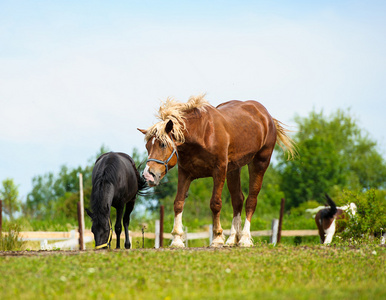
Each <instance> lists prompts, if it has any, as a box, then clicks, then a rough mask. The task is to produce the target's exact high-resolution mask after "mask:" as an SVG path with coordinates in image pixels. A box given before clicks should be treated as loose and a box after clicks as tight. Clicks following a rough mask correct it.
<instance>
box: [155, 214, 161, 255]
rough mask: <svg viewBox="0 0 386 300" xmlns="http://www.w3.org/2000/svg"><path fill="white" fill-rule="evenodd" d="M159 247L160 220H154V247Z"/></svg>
mask: <svg viewBox="0 0 386 300" xmlns="http://www.w3.org/2000/svg"><path fill="white" fill-rule="evenodd" d="M159 247H160V220H155V239H154V248H156V249H158V248H159Z"/></svg>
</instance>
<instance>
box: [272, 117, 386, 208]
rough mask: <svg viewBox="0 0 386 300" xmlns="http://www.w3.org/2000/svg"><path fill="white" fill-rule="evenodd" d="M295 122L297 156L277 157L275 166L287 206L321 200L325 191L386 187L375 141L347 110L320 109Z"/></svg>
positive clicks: (384, 169)
mask: <svg viewBox="0 0 386 300" xmlns="http://www.w3.org/2000/svg"><path fill="white" fill-rule="evenodd" d="M295 121H296V123H297V124H298V128H299V130H298V132H297V133H296V134H295V136H294V141H295V142H296V143H297V146H298V150H299V157H298V158H297V159H295V160H292V161H286V160H285V159H284V158H281V157H278V160H279V164H278V167H277V168H278V171H279V173H280V175H281V187H282V189H283V191H284V192H285V196H286V199H287V204H288V206H287V208H290V207H292V206H298V205H299V204H300V203H303V202H306V201H308V200H319V199H323V197H322V195H323V194H324V193H327V192H330V191H332V190H334V189H335V190H337V189H343V188H347V189H352V190H361V189H369V188H375V189H378V188H385V187H386V186H385V181H384V178H386V163H385V161H384V159H383V158H382V155H381V154H380V153H379V152H378V150H377V143H376V142H375V141H373V140H371V139H370V138H369V136H368V134H367V133H366V132H365V131H364V130H362V129H360V127H359V126H358V121H357V120H356V119H355V118H353V117H352V116H351V115H350V113H349V112H344V111H343V110H338V111H337V112H335V113H332V114H331V115H330V116H325V115H324V113H323V111H321V112H315V111H312V112H311V113H310V114H309V116H308V117H306V118H301V117H296V118H295ZM337 187H338V188H337Z"/></svg>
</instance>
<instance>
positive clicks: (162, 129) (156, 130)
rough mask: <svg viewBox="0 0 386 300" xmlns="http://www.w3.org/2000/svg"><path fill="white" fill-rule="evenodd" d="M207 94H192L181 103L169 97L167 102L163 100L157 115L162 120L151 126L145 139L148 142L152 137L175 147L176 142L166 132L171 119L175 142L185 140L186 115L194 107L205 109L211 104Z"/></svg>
mask: <svg viewBox="0 0 386 300" xmlns="http://www.w3.org/2000/svg"><path fill="white" fill-rule="evenodd" d="M204 96H205V94H202V95H199V96H192V97H190V98H189V100H188V102H187V103H181V102H178V101H176V100H174V99H173V98H167V99H166V101H165V102H162V104H161V106H160V108H159V110H158V114H157V115H156V117H157V118H158V119H159V120H160V122H158V123H156V124H155V125H153V126H151V127H149V128H148V129H147V133H146V135H145V140H146V142H148V141H149V140H150V139H151V138H152V137H155V138H157V139H159V140H160V141H161V142H162V143H164V144H167V145H171V146H172V147H175V144H174V143H173V141H172V140H171V139H170V137H169V135H168V133H167V132H166V124H167V123H168V122H169V121H172V122H173V129H172V131H171V133H172V135H173V138H174V139H175V142H177V143H184V142H185V135H184V130H185V121H184V119H185V115H186V114H187V113H188V112H190V111H192V110H193V109H199V110H205V107H206V106H207V105H209V102H207V101H206V100H205V99H204Z"/></svg>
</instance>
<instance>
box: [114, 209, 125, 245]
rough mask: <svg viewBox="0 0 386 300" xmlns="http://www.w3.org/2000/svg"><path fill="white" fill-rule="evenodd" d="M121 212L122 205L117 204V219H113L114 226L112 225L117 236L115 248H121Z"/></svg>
mask: <svg viewBox="0 0 386 300" xmlns="http://www.w3.org/2000/svg"><path fill="white" fill-rule="evenodd" d="M122 214H123V207H121V206H119V207H118V208H117V220H116V221H115V226H114V228H115V234H116V236H117V246H116V249H120V248H121V232H122Z"/></svg>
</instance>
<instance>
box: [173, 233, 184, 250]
mask: <svg viewBox="0 0 386 300" xmlns="http://www.w3.org/2000/svg"><path fill="white" fill-rule="evenodd" d="M170 247H173V248H184V247H185V244H184V242H183V240H182V238H181V237H180V236H179V235H175V236H174V238H173V241H172V243H171V244H170Z"/></svg>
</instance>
